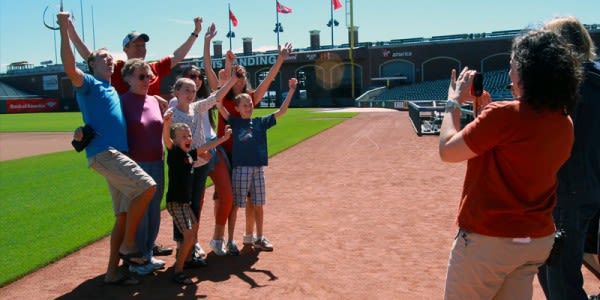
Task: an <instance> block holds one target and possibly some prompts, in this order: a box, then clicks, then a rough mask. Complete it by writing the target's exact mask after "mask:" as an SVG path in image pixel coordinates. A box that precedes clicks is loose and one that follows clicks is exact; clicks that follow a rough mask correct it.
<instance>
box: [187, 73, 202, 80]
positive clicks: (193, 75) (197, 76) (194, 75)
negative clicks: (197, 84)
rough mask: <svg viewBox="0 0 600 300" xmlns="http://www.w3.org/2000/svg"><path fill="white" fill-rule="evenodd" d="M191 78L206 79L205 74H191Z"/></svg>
mask: <svg viewBox="0 0 600 300" xmlns="http://www.w3.org/2000/svg"><path fill="white" fill-rule="evenodd" d="M190 79H191V80H196V79H198V80H204V76H202V75H196V74H192V75H190Z"/></svg>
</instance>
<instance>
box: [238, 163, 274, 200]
mask: <svg viewBox="0 0 600 300" xmlns="http://www.w3.org/2000/svg"><path fill="white" fill-rule="evenodd" d="M231 185H232V186H233V204H234V205H235V206H237V207H241V208H244V207H246V197H247V196H250V198H252V203H253V204H254V206H262V205H265V203H266V196H265V191H266V189H265V172H264V170H263V167H244V166H242V167H234V168H233V174H232V179H231Z"/></svg>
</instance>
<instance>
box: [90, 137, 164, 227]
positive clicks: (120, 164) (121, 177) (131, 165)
mask: <svg viewBox="0 0 600 300" xmlns="http://www.w3.org/2000/svg"><path fill="white" fill-rule="evenodd" d="M88 164H89V166H90V167H91V168H92V169H94V170H95V171H96V172H98V173H99V174H100V175H102V176H104V178H105V179H106V182H107V183H108V189H109V191H110V194H111V196H112V202H113V210H114V213H115V215H116V214H119V213H123V212H127V210H128V209H129V205H130V204H131V202H132V201H133V199H135V198H137V197H138V196H139V195H141V194H142V193H144V192H145V191H146V190H147V189H149V188H151V187H153V186H156V182H155V181H154V179H152V177H151V176H150V175H148V173H146V172H145V171H144V170H143V169H142V168H141V167H140V166H139V165H138V164H137V163H136V162H135V161H133V160H132V159H131V158H129V156H127V155H125V154H123V153H121V152H119V151H118V150H115V149H112V148H110V149H108V150H105V151H102V152H100V153H98V154H96V155H95V156H93V157H90V158H89V159H88Z"/></svg>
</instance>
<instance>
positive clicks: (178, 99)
mask: <svg viewBox="0 0 600 300" xmlns="http://www.w3.org/2000/svg"><path fill="white" fill-rule="evenodd" d="M236 82H237V78H230V79H229V80H228V81H227V82H226V83H225V85H224V86H223V87H222V88H221V89H219V90H217V91H215V92H213V93H211V94H210V95H209V96H208V97H207V98H206V99H201V100H198V101H194V100H196V91H197V89H196V87H197V86H196V83H195V82H194V80H192V79H190V78H185V77H181V78H179V79H177V81H176V82H175V84H174V86H173V93H174V94H175V99H173V100H172V102H174V103H176V104H175V106H174V107H171V108H170V109H169V110H168V111H170V112H172V113H173V123H184V124H187V125H188V126H189V127H190V129H191V131H192V148H194V149H197V148H199V147H202V146H203V145H204V144H205V143H206V141H207V139H206V136H205V128H204V126H206V125H205V123H204V122H203V120H202V113H203V112H206V111H208V110H209V109H210V108H211V107H213V106H214V105H215V103H216V102H217V101H218V100H219V99H221V98H223V97H224V96H225V95H226V94H227V92H228V91H229V90H230V89H231V87H232V86H233V85H234V84H235V83H236ZM208 126H210V125H208ZM203 152H205V151H198V156H200V157H202V158H200V159H198V160H197V161H196V162H194V176H193V186H192V210H193V211H194V213H195V215H196V219H197V220H199V219H200V215H201V212H202V200H203V198H204V197H203V194H204V186H205V184H206V177H207V173H208V171H209V166H208V165H207V163H208V161H209V160H210V153H208V152H205V153H203ZM214 238H219V239H220V238H222V230H221V231H220V232H219V230H218V228H215V233H214V234H213V239H214ZM173 239H174V240H175V241H176V242H177V243H178V246H177V247H178V248H179V244H180V242H181V240H182V236H181V233H180V232H179V230H177V227H174V230H173ZM197 247H198V248H200V249H201V247H200V245H199V244H198V246H197ZM200 249H198V250H200ZM196 261H197V262H198V263H203V264H206V262H205V261H204V258H203V257H200V256H198V258H197V259H196Z"/></svg>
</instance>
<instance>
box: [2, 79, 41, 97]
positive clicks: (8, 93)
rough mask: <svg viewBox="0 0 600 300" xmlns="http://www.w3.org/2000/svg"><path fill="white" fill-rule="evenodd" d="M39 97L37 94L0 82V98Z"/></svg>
mask: <svg viewBox="0 0 600 300" xmlns="http://www.w3.org/2000/svg"><path fill="white" fill-rule="evenodd" d="M30 98H40V96H39V95H33V94H29V93H26V92H23V91H21V90H19V89H16V88H14V87H12V86H10V85H8V84H5V83H3V82H0V100H7V99H30Z"/></svg>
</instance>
